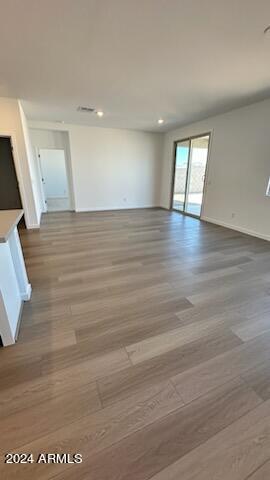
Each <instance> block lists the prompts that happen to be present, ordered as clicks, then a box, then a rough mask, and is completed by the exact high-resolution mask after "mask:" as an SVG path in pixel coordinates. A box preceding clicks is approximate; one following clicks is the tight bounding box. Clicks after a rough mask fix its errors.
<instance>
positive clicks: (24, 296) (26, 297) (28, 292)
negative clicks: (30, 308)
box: [22, 283, 32, 302]
mask: <svg viewBox="0 0 270 480" xmlns="http://www.w3.org/2000/svg"><path fill="white" fill-rule="evenodd" d="M31 294H32V287H31V284H30V283H28V285H27V287H26V291H25V292H24V293H22V300H23V301H24V302H27V301H28V300H30V298H31Z"/></svg>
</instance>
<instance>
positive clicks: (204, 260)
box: [0, 209, 270, 480]
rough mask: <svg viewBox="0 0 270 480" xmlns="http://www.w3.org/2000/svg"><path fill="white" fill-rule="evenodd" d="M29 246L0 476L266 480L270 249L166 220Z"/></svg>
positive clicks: (97, 226) (53, 229)
mask: <svg viewBox="0 0 270 480" xmlns="http://www.w3.org/2000/svg"><path fill="white" fill-rule="evenodd" d="M21 240H22V244H23V250H24V255H25V259H26V264H27V269H28V273H29V278H30V281H31V283H32V287H33V296H32V299H31V302H29V303H26V304H25V307H24V311H23V317H22V325H21V331H20V336H19V339H18V342H17V344H16V345H15V346H12V347H8V348H5V349H4V348H2V349H0V375H1V382H0V421H1V444H0V454H1V463H0V477H1V478H3V479H7V480H12V479H16V480H18V479H19V480H26V479H27V480H28V479H29V478H33V479H37V480H49V479H55V480H69V479H70V480H71V479H72V480H73V479H74V478H76V479H77V480H149V479H152V480H179V479H181V480H191V479H192V480H197V479H198V480H209V479H213V480H247V479H251V480H269V475H270V403H269V402H270V245H269V243H268V242H265V241H262V240H259V239H256V238H253V237H250V236H246V235H243V234H241V233H238V232H235V231H232V230H228V229H224V228H221V227H218V226H215V225H210V224H206V223H204V222H200V221H198V220H196V219H193V218H188V217H184V216H182V215H180V214H178V213H176V212H168V211H165V210H161V209H148V210H147V209H146V210H130V211H115V212H101V213H80V214H76V213H71V212H63V213H59V212H57V213H50V214H46V215H44V216H43V219H42V225H41V229H40V230H39V231H38V230H37V231H24V232H22V233H21ZM10 451H11V452H19V453H21V452H26V453H33V456H34V459H37V457H38V455H39V453H60V454H62V453H69V454H71V456H72V455H73V454H74V453H80V454H82V457H83V461H82V463H81V464H67V463H57V464H38V463H36V462H34V463H31V464H13V465H6V464H4V460H3V458H4V454H5V453H7V452H10Z"/></svg>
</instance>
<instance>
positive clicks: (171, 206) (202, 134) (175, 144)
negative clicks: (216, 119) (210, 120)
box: [170, 130, 213, 219]
mask: <svg viewBox="0 0 270 480" xmlns="http://www.w3.org/2000/svg"><path fill="white" fill-rule="evenodd" d="M206 136H209V142H208V151H207V159H206V166H205V176H204V181H203V191H202V204H201V213H200V215H194V214H193V213H189V212H185V206H186V196H187V195H186V193H187V186H188V181H189V175H190V152H191V141H192V140H194V139H196V138H201V137H206ZM212 136H213V130H209V131H208V132H205V133H199V134H197V135H191V136H189V137H185V138H181V139H180V140H174V148H173V168H172V180H171V194H170V210H173V211H174V212H178V213H181V214H182V215H187V216H188V217H193V218H196V219H201V218H202V216H203V209H204V200H205V191H206V185H207V178H208V166H209V159H210V149H211V145H212ZM181 142H189V152H188V164H187V175H186V184H185V200H184V209H183V210H178V209H177V208H173V195H174V182H175V171H176V149H177V144H178V143H181Z"/></svg>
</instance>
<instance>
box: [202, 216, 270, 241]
mask: <svg viewBox="0 0 270 480" xmlns="http://www.w3.org/2000/svg"><path fill="white" fill-rule="evenodd" d="M201 220H203V221H204V222H209V223H214V224H215V225H220V226H221V227H225V228H230V229H231V230H236V231H237V232H240V233H245V234H246V235H251V236H252V237H257V238H261V239H262V240H267V241H268V242H270V235H264V234H262V233H258V232H254V231H252V230H248V229H247V228H243V227H238V226H236V225H231V224H230V223H226V222H222V221H220V220H216V219H215V218H210V217H205V216H203V217H201Z"/></svg>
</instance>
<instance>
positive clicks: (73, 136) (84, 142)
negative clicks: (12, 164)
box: [30, 122, 162, 211]
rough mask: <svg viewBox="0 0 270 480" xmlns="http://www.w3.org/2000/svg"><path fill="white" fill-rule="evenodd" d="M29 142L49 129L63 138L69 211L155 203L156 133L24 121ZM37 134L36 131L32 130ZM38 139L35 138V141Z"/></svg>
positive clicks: (158, 137) (158, 144) (157, 179)
mask: <svg viewBox="0 0 270 480" xmlns="http://www.w3.org/2000/svg"><path fill="white" fill-rule="evenodd" d="M30 126H31V138H32V141H33V144H34V145H35V146H39V147H43V148H44V147H45V148H47V147H48V146H49V145H48V144H47V145H44V142H43V143H42V145H41V136H42V134H41V133H40V132H41V131H42V130H43V131H44V129H45V131H46V130H47V132H48V131H50V132H49V133H47V134H46V136H47V143H48V140H49V139H50V140H52V139H54V140H55V138H56V137H57V133H59V132H56V131H55V130H63V129H65V130H66V131H67V132H68V135H69V142H70V158H71V166H72V176H73V186H74V200H75V209H76V210H77V211H88V210H89V211H90V210H107V209H108V210H110V209H119V208H139V207H152V206H158V205H159V197H160V180H161V178H160V173H161V160H162V135H160V134H155V133H144V132H138V131H132V130H121V129H111V128H97V127H87V126H79V125H64V126H63V125H59V124H55V123H47V122H46V123H45V122H30ZM36 129H37V130H38V132H37V130H36ZM38 137H39V138H38Z"/></svg>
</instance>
